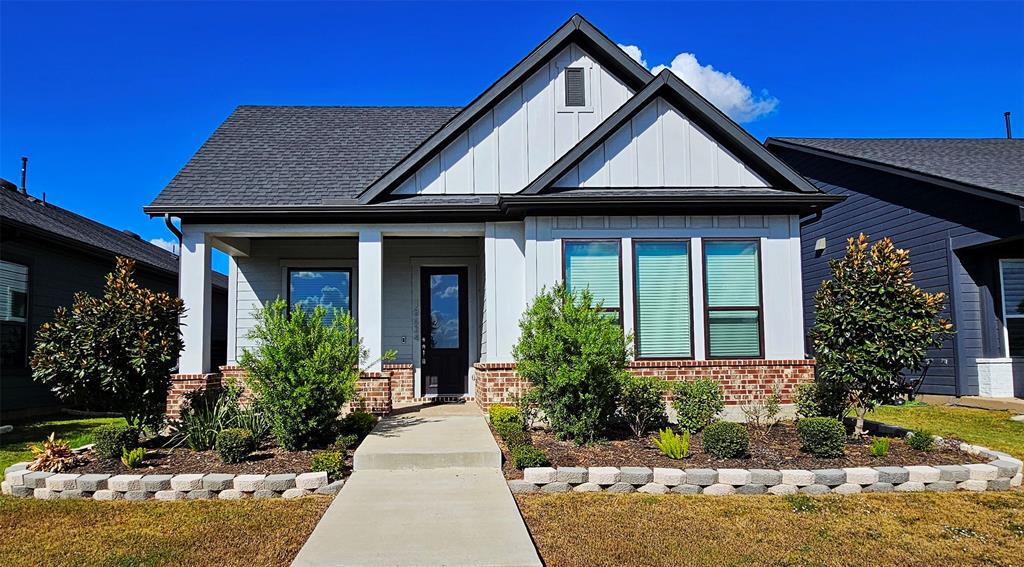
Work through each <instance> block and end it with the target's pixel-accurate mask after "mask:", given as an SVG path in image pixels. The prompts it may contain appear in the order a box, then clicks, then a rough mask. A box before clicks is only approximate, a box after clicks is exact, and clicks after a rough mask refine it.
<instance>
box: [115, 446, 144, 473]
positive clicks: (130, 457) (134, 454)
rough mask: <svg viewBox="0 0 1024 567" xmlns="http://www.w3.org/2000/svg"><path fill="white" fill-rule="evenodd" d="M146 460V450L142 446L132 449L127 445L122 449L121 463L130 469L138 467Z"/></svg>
mask: <svg viewBox="0 0 1024 567" xmlns="http://www.w3.org/2000/svg"><path fill="white" fill-rule="evenodd" d="M145 460H146V450H145V449H143V448H142V447H136V448H134V449H132V450H131V451H129V450H128V448H127V447H125V448H124V449H121V463H123V464H124V466H126V467H128V468H130V469H137V468H139V467H141V466H142V463H143V462H145Z"/></svg>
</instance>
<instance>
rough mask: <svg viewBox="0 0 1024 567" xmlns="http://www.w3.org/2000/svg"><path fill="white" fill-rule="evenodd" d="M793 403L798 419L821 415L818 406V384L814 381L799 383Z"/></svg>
mask: <svg viewBox="0 0 1024 567" xmlns="http://www.w3.org/2000/svg"><path fill="white" fill-rule="evenodd" d="M793 404H794V405H795V406H796V416H797V418H798V419H803V418H806V417H819V416H820V415H821V409H820V408H819V406H818V385H817V384H815V383H814V382H809V383H806V384H800V385H798V386H797V387H796V393H795V394H794V395H793Z"/></svg>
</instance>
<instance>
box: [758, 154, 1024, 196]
mask: <svg viewBox="0 0 1024 567" xmlns="http://www.w3.org/2000/svg"><path fill="white" fill-rule="evenodd" d="M766 144H767V146H768V147H769V148H771V147H783V148H791V149H796V150H800V151H805V152H810V153H815V154H818V155H823V156H826V157H831V158H836V159H841V160H844V161H852V162H855V163H858V164H860V165H865V166H868V167H875V168H878V169H883V170H886V171H889V172H891V173H896V174H901V175H907V176H911V177H915V178H917V179H924V180H926V181H932V182H935V183H938V184H941V185H945V186H950V187H953V188H955V189H963V190H968V191H970V192H974V193H981V194H986V195H987V196H989V197H995V198H998V199H1000V200H1004V201H1009V202H1014V203H1020V202H1021V201H1024V140H1022V139H1007V138H769V139H768V141H767V142H766Z"/></svg>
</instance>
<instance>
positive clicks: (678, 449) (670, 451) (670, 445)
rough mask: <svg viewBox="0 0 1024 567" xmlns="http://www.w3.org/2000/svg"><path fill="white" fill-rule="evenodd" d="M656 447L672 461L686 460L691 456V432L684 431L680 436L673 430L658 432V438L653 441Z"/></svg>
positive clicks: (666, 429) (667, 429)
mask: <svg viewBox="0 0 1024 567" xmlns="http://www.w3.org/2000/svg"><path fill="white" fill-rule="evenodd" d="M652 441H653V442H654V445H655V446H656V447H657V448H658V449H659V450H661V452H662V454H664V455H665V456H666V457H668V458H670V459H675V460H679V459H685V458H686V457H688V456H690V432H689V431H683V434H682V435H679V434H678V433H676V432H675V431H672V429H670V428H668V427H666V428H665V429H662V430H661V431H659V432H658V437H655V438H654V439H652Z"/></svg>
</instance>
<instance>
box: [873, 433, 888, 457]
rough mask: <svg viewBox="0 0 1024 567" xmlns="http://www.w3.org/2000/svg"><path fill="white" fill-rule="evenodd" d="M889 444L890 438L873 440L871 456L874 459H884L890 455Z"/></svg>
mask: <svg viewBox="0 0 1024 567" xmlns="http://www.w3.org/2000/svg"><path fill="white" fill-rule="evenodd" d="M889 443H890V440H889V438H888V437H875V438H874V439H872V440H871V449H870V451H871V456H872V457H884V456H886V455H888V454H889Z"/></svg>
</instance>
